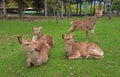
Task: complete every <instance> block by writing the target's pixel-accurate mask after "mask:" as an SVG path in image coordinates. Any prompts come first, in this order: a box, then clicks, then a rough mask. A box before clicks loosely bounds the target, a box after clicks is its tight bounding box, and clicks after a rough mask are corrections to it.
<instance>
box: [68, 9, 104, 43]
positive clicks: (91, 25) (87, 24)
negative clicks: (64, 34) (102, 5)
mask: <svg viewBox="0 0 120 77" xmlns="http://www.w3.org/2000/svg"><path fill="white" fill-rule="evenodd" d="M102 12H103V10H99V11H98V10H96V11H95V15H94V16H93V17H92V18H89V19H87V20H75V21H72V22H71V24H72V26H71V28H70V29H69V32H68V33H73V32H74V31H76V30H84V31H86V41H88V31H91V33H92V34H93V36H94V37H95V39H96V41H97V42H99V40H98V39H97V37H96V35H95V33H94V29H95V25H96V22H97V20H98V18H99V17H101V16H102V15H103V13H102Z"/></svg>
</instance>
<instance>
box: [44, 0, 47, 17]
mask: <svg viewBox="0 0 120 77" xmlns="http://www.w3.org/2000/svg"><path fill="white" fill-rule="evenodd" d="M47 16H48V14H47V0H45V17H47Z"/></svg>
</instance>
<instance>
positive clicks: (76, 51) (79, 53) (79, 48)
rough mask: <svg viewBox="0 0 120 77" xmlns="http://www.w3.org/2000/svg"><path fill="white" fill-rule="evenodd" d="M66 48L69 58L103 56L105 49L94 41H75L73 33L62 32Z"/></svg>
mask: <svg viewBox="0 0 120 77" xmlns="http://www.w3.org/2000/svg"><path fill="white" fill-rule="evenodd" d="M62 38H63V40H64V50H65V52H66V53H67V56H68V59H76V58H103V57H104V56H103V51H102V50H101V48H100V47H98V46H97V45H96V44H94V43H89V42H75V40H74V39H73V36H72V35H65V34H62Z"/></svg>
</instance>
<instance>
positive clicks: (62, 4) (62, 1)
mask: <svg viewBox="0 0 120 77" xmlns="http://www.w3.org/2000/svg"><path fill="white" fill-rule="evenodd" d="M61 18H63V0H62V1H61Z"/></svg>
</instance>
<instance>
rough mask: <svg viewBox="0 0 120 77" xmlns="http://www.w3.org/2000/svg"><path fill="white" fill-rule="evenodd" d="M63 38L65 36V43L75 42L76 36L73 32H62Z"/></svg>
mask: <svg viewBox="0 0 120 77" xmlns="http://www.w3.org/2000/svg"><path fill="white" fill-rule="evenodd" d="M62 38H63V40H64V43H65V44H72V43H74V38H73V35H72V34H69V35H65V34H62Z"/></svg>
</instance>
